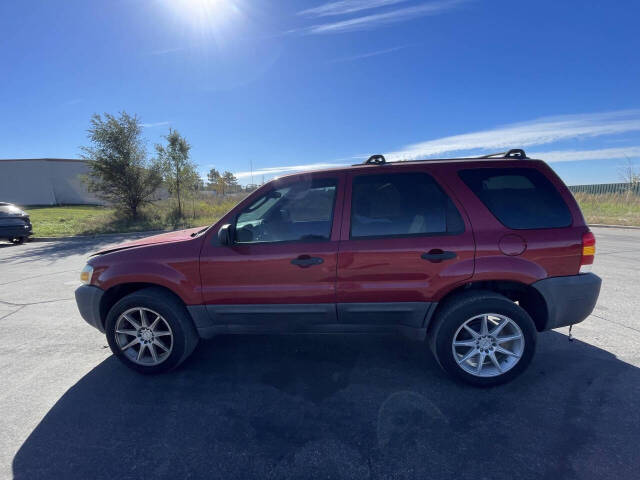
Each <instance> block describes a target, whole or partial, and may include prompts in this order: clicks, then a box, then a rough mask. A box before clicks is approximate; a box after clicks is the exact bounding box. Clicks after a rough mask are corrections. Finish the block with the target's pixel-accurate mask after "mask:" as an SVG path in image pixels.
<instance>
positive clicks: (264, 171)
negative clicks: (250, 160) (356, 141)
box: [234, 156, 362, 179]
mask: <svg viewBox="0 0 640 480" xmlns="http://www.w3.org/2000/svg"><path fill="white" fill-rule="evenodd" d="M349 158H351V159H352V161H351V162H344V161H335V162H319V163H307V164H304V165H286V166H285V165H283V166H278V167H266V168H259V169H257V170H254V171H253V173H252V172H250V171H248V172H236V173H234V175H235V177H236V178H238V179H240V178H250V177H251V176H252V175H253V177H254V179H256V178H259V177H261V176H262V175H265V176H272V175H279V174H282V173H298V172H307V171H309V170H322V169H327V168H336V167H344V166H346V165H351V164H352V163H353V159H357V158H362V157H359V156H358V157H349ZM343 160H344V159H343Z"/></svg>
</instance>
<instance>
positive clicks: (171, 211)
mask: <svg viewBox="0 0 640 480" xmlns="http://www.w3.org/2000/svg"><path fill="white" fill-rule="evenodd" d="M575 197H576V199H577V200H578V203H579V204H580V208H582V212H583V213H584V216H585V218H586V219H587V222H588V223H605V224H610V225H636V226H640V196H637V195H626V194H609V195H591V194H586V193H576V194H575ZM241 198H242V197H229V198H225V199H222V200H219V199H200V200H194V201H192V200H188V201H187V202H186V203H185V206H184V213H185V216H184V217H183V218H182V219H176V217H175V203H174V202H172V201H170V200H166V201H163V202H158V203H156V204H154V205H148V206H146V207H144V208H143V210H142V214H141V215H140V218H139V219H137V220H131V219H128V218H125V217H123V216H122V215H118V214H117V212H116V210H115V209H113V208H109V207H99V206H88V205H72V206H61V207H48V206H47V207H28V208H27V212H29V215H31V223H32V224H33V234H34V236H36V237H56V236H67V235H93V234H98V233H116V232H142V231H147V230H174V229H179V228H189V227H198V226H201V225H210V224H212V223H214V222H215V221H216V220H218V219H219V218H220V217H222V215H224V214H225V213H226V212H228V211H229V210H230V209H231V208H232V207H233V206H234V205H235V204H237V203H238V202H239V201H240V200H241Z"/></svg>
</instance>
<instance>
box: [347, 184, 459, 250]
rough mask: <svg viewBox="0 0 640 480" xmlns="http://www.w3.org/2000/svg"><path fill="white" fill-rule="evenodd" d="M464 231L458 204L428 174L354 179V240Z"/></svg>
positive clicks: (352, 206)
mask: <svg viewBox="0 0 640 480" xmlns="http://www.w3.org/2000/svg"><path fill="white" fill-rule="evenodd" d="M463 231H464V223H463V221H462V218H461V217H460V213H459V212H458V210H457V209H456V207H455V205H454V204H453V202H452V201H451V199H450V198H449V197H448V196H447V194H446V193H444V192H443V191H442V189H441V188H440V186H439V185H438V184H437V183H436V181H435V180H434V179H433V178H432V177H431V176H430V175H427V174H426V173H419V172H418V173H391V174H383V175H362V176H359V177H356V178H355V179H354V180H353V193H352V198H351V238H365V237H389V236H414V235H416V236H417V235H455V234H458V233H461V232H463Z"/></svg>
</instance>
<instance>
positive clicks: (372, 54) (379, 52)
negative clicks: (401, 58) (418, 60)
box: [328, 45, 411, 63]
mask: <svg viewBox="0 0 640 480" xmlns="http://www.w3.org/2000/svg"><path fill="white" fill-rule="evenodd" d="M410 46H411V45H401V46H399V47H392V48H385V49H383V50H376V51H375V52H369V53H362V54H360V55H353V56H351V57H342V58H336V59H335V60H329V62H328V63H339V62H351V61H354V60H360V59H362V58H369V57H377V56H378V55H385V54H387V53H392V52H397V51H398V50H402V49H403V48H407V47H410Z"/></svg>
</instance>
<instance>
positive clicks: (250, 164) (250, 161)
mask: <svg viewBox="0 0 640 480" xmlns="http://www.w3.org/2000/svg"><path fill="white" fill-rule="evenodd" d="M249 170H250V171H251V185H253V159H252V158H250V159H249Z"/></svg>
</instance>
